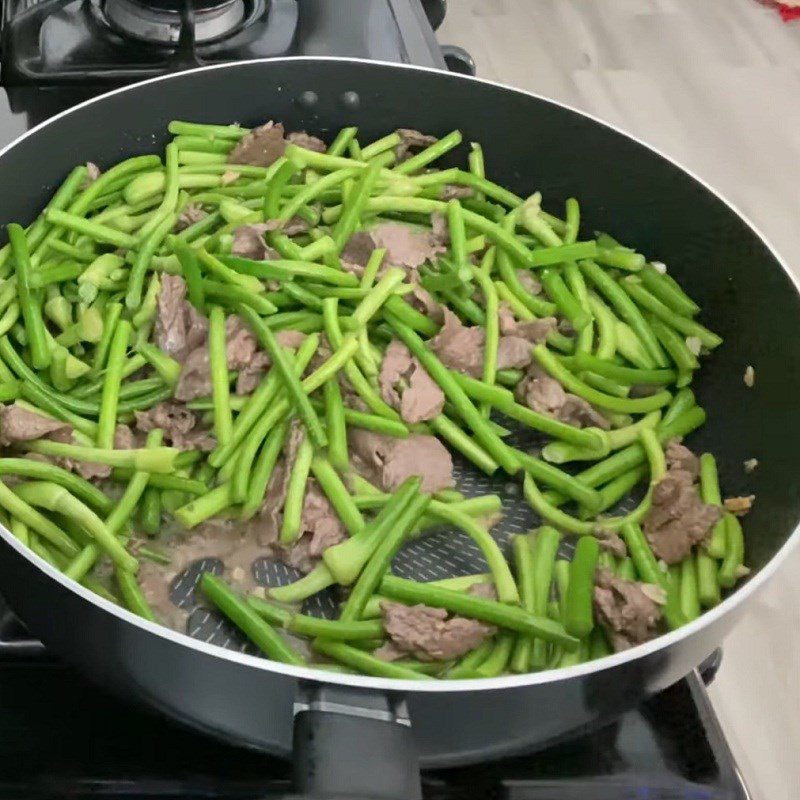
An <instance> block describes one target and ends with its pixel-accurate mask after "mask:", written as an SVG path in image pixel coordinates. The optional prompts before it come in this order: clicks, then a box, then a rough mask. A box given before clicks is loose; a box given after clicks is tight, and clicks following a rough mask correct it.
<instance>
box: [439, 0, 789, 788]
mask: <svg viewBox="0 0 800 800" xmlns="http://www.w3.org/2000/svg"><path fill="white" fill-rule="evenodd" d="M439 38H440V40H441V41H443V42H447V43H452V44H458V45H461V46H463V47H465V48H467V49H468V50H469V51H470V52H471V53H472V55H473V57H474V58H475V60H476V62H477V64H478V74H479V75H480V76H481V77H484V78H489V79H492V80H497V81H501V82H503V83H508V84H512V85H514V86H518V87H520V88H523V89H528V90H530V91H535V92H538V93H541V94H543V95H547V96H550V97H553V98H555V99H558V100H560V101H562V102H565V103H568V104H570V105H573V106H576V107H578V108H581V109H584V110H586V111H589V112H591V113H593V114H596V115H597V116H599V117H602V118H603V119H605V120H608V121H609V122H612V123H614V124H617V125H619V126H621V127H622V128H624V129H626V130H628V131H630V132H631V133H634V134H636V135H638V136H641V137H642V138H643V139H645V140H646V141H648V142H649V143H651V144H652V145H654V146H656V147H658V148H659V149H661V150H662V151H664V152H665V153H666V154H668V155H670V156H672V157H673V158H675V159H677V160H678V161H680V162H681V163H682V164H683V165H685V166H686V167H688V168H689V169H690V170H692V171H694V172H695V173H696V174H698V175H699V176H701V177H702V178H704V179H705V180H706V181H708V182H709V183H710V184H711V185H712V186H714V187H715V188H717V189H718V190H720V191H721V192H722V193H723V194H725V195H726V196H727V197H728V198H729V199H730V200H732V201H733V203H734V204H736V205H737V206H738V207H739V208H740V209H741V210H742V211H743V212H744V213H745V214H746V215H747V216H748V217H750V219H752V220H753V221H754V222H755V224H756V225H757V226H758V227H759V228H760V229H761V230H762V231H763V232H764V234H765V235H766V236H767V238H768V239H769V240H770V241H771V242H772V243H773V244H774V245H775V247H776V248H777V249H778V251H779V252H780V253H781V254H782V255H783V256H784V258H785V259H786V260H787V261H788V263H789V264H790V266H792V267H793V268H794V269H795V270H796V271H797V273H798V274H800V22H796V23H793V24H789V25H786V24H783V23H782V22H781V20H780V17H779V16H778V15H777V14H776V13H775V12H774V11H772V10H770V9H768V8H766V7H764V6H762V5H760V4H758V3H757V2H756V0H450V3H449V13H448V17H447V19H446V21H445V23H444V25H443V27H442V29H441V31H440V33H439ZM799 667H800V550H797V551H795V553H794V554H793V556H792V557H791V559H790V561H789V563H787V564H786V566H785V568H784V570H783V571H782V573H781V574H780V575H779V576H778V577H777V578H776V579H775V580H774V581H773V583H772V584H771V585H770V586H769V587H768V588H767V589H766V590H765V591H764V592H763V593H762V594H761V595H760V596H759V597H758V598H756V601H755V602H754V603H752V605H751V609H750V610H749V613H748V616H747V618H746V619H745V620H744V621H743V622H742V624H741V625H740V626H739V627H738V628H737V630H736V631H735V632H734V634H732V635H731V636H730V638H729V640H728V641H727V643H726V645H725V651H724V660H723V666H722V669H721V671H720V674H719V676H718V677H717V680H716V683H715V684H714V687H713V698H714V702H715V705H716V707H717V710H718V712H719V714H720V716H721V718H722V721H723V725H724V727H725V729H726V731H727V733H728V735H729V737H730V739H731V742H732V744H733V747H734V749H735V752H736V755H737V758H738V760H739V764H740V766H741V768H742V771H743V772H744V774H745V777H746V779H747V782H748V785H749V786H750V788H751V791H752V792H753V795H754V800H797V798H800V757H798V754H797V751H798V749H799V748H800V713H798V712H800V670H799V669H798V668H799Z"/></svg>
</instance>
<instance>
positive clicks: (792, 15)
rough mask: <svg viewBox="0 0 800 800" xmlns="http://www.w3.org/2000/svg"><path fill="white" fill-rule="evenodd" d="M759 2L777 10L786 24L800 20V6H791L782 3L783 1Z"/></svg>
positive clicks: (761, 0)
mask: <svg viewBox="0 0 800 800" xmlns="http://www.w3.org/2000/svg"><path fill="white" fill-rule="evenodd" d="M758 2H759V3H761V4H762V5H765V6H770V7H771V8H774V9H776V10H777V12H778V13H779V14H780V15H781V19H782V20H783V21H784V22H791V21H792V20H794V19H800V6H790V5H787V4H786V3H782V2H781V0H758Z"/></svg>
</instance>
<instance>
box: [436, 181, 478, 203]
mask: <svg viewBox="0 0 800 800" xmlns="http://www.w3.org/2000/svg"><path fill="white" fill-rule="evenodd" d="M474 194H475V190H474V189H473V188H472V187H471V186H460V185H459V184H457V183H446V184H445V185H444V186H442V191H441V193H440V194H439V199H440V200H464V199H466V198H467V197H472V196H473V195H474Z"/></svg>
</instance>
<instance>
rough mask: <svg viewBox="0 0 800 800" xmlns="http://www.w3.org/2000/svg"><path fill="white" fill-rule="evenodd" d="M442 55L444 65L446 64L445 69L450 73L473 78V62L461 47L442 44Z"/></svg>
mask: <svg viewBox="0 0 800 800" xmlns="http://www.w3.org/2000/svg"><path fill="white" fill-rule="evenodd" d="M442 55H443V56H444V63H445V64H447V69H449V70H450V72H457V73H458V74H459V75H472V76H473V77H474V76H475V72H476V67H475V60H474V59H473V58H472V56H471V55H470V54H469V53H468V52H467V51H466V50H465V49H464V48H463V47H458V46H457V45H454V44H443V45H442Z"/></svg>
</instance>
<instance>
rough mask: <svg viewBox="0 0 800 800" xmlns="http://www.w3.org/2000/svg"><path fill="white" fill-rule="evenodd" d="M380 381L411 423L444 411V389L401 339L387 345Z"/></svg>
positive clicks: (383, 390) (389, 400) (385, 393)
mask: <svg viewBox="0 0 800 800" xmlns="http://www.w3.org/2000/svg"><path fill="white" fill-rule="evenodd" d="M378 383H379V385H380V388H381V396H382V397H383V399H384V400H385V401H386V402H387V403H388V404H389V405H391V406H392V407H393V408H396V409H398V410H399V411H400V416H401V417H402V418H403V420H404V421H405V422H407V423H409V424H414V423H417V422H425V421H426V420H429V419H433V418H434V417H438V416H439V414H441V413H442V409H443V408H444V392H442V390H441V389H440V388H439V386H438V384H437V383H436V382H435V381H434V380H433V379H432V378H431V376H430V375H428V373H427V372H426V371H425V369H424V368H423V366H422V365H421V364H420V363H419V361H418V360H417V359H416V358H415V357H414V356H412V355H411V353H410V352H409V350H408V348H407V347H406V346H405V345H404V344H403V343H402V342H400V341H398V340H397V339H393V340H392V341H391V342H390V343H389V346H388V347H387V348H386V353H385V354H384V357H383V362H382V363H381V371H380V375H379V376H378Z"/></svg>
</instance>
